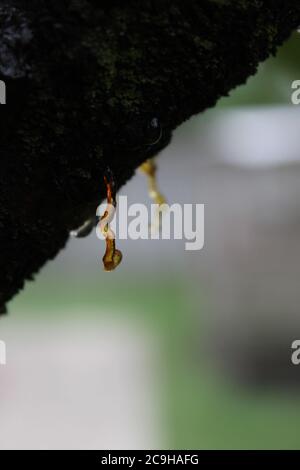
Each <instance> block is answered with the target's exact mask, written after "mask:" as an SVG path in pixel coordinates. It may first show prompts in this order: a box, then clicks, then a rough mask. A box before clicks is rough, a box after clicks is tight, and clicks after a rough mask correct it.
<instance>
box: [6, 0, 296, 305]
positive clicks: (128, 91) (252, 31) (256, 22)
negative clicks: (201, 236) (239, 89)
mask: <svg viewBox="0 0 300 470" xmlns="http://www.w3.org/2000/svg"><path fill="white" fill-rule="evenodd" d="M299 23H300V2H299V0H281V1H280V0H264V1H262V0H184V1H183V0H144V1H137V0H128V1H121V0H119V1H118V0H115V1H113V0H103V1H100V0H51V1H46V0H30V1H29V0H28V1H27V0H7V1H3V0H0V79H2V80H4V81H5V82H6V85H7V104H6V105H4V106H0V142H1V160H0V165H1V167H0V202H1V204H0V247H1V248H0V250H1V251H0V263H1V273H0V307H3V310H4V307H5V304H6V303H7V301H8V300H10V299H11V298H12V297H13V296H14V295H15V294H16V293H17V292H18V291H19V289H21V288H22V286H23V284H24V281H25V280H26V279H30V278H32V276H33V274H34V273H36V272H37V271H38V270H39V269H40V268H41V266H43V265H44V263H45V262H46V261H47V260H49V259H52V258H53V257H54V256H55V255H56V254H57V253H58V252H59V250H60V249H61V248H63V247H64V245H65V243H66V241H67V239H68V234H69V231H70V230H71V229H74V228H76V227H78V226H79V225H81V224H82V223H83V222H84V221H85V219H86V218H87V217H88V216H90V215H93V214H94V213H95V209H96V207H97V205H98V204H99V203H100V201H101V199H102V198H103V197H104V186H103V184H102V181H103V179H102V177H103V172H104V170H105V168H106V167H107V166H110V168H111V169H112V171H113V172H114V174H115V178H116V182H117V185H118V187H120V186H121V185H123V184H124V183H125V182H126V181H127V180H128V179H129V178H130V177H131V176H132V174H133V172H134V170H135V169H136V168H137V166H138V165H140V164H141V163H142V162H143V161H144V160H145V159H146V158H148V157H150V156H153V155H155V154H157V153H158V152H159V151H160V150H161V149H162V148H163V147H165V146H166V145H167V143H168V142H169V140H170V136H171V133H172V131H173V129H175V128H176V127H177V126H178V125H179V124H181V123H182V122H183V121H185V120H186V119H188V118H189V117H190V116H192V115H194V114H196V113H200V112H201V111H203V110H205V109H206V108H208V107H211V106H214V104H215V103H216V101H217V100H218V99H219V98H220V97H221V96H224V95H226V94H227V93H228V92H229V91H230V90H231V89H232V88H234V87H235V86H236V85H238V84H241V83H243V82H245V81H246V79H247V77H249V76H250V75H252V74H254V73H255V71H256V69H257V65H258V63H259V62H260V61H262V60H264V59H266V58H267V57H268V56H269V55H270V54H273V53H275V51H276V48H277V46H279V45H280V44H282V43H283V41H284V40H286V39H287V38H288V37H289V35H290V33H291V31H292V30H293V29H295V28H296V26H298V24H299ZM153 118H158V119H159V121H160V125H161V126H162V130H163V133H162V138H161V140H160V141H159V142H158V143H155V144H154V145H151V144H152V143H153V142H155V141H156V140H157V139H156V136H155V135H154V134H155V131H154V130H153V129H151V126H150V125H149V123H150V122H151V120H152V119H153Z"/></svg>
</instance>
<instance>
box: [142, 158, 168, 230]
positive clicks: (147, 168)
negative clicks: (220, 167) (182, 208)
mask: <svg viewBox="0 0 300 470" xmlns="http://www.w3.org/2000/svg"><path fill="white" fill-rule="evenodd" d="M139 169H140V171H141V172H142V173H143V174H145V175H146V176H147V179H148V190H149V196H150V198H151V199H152V200H153V201H154V203H155V204H157V205H158V209H157V211H156V214H155V220H154V223H152V225H151V227H150V229H151V232H152V233H156V232H158V231H160V215H161V213H162V206H163V205H164V204H166V199H165V197H164V196H163V195H162V193H161V192H160V191H159V189H158V185H157V166H156V163H155V161H154V159H149V160H146V161H145V163H143V164H142V165H141V166H140V168H139Z"/></svg>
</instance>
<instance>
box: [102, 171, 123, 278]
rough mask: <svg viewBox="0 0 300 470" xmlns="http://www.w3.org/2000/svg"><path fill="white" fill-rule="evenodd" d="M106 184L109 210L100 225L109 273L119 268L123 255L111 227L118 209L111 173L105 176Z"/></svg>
mask: <svg viewBox="0 0 300 470" xmlns="http://www.w3.org/2000/svg"><path fill="white" fill-rule="evenodd" d="M104 183H105V185H106V194H107V208H106V210H105V212H104V214H103V216H102V217H101V219H100V222H99V225H100V230H101V233H102V234H103V236H104V237H105V242H106V251H105V254H104V256H103V265H104V270H105V271H108V272H109V271H113V270H114V269H116V268H117V267H118V266H119V264H120V263H121V261H122V257H123V255H122V253H121V251H120V250H117V249H116V237H115V234H114V232H113V231H112V229H111V227H110V222H111V221H112V220H113V218H114V215H115V211H116V207H117V201H116V192H115V183H114V179H113V177H112V174H111V172H110V171H109V172H108V173H107V176H104Z"/></svg>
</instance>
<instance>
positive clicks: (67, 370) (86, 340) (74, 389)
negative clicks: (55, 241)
mask: <svg viewBox="0 0 300 470" xmlns="http://www.w3.org/2000/svg"><path fill="white" fill-rule="evenodd" d="M66 313H67V312H65V311H64V312H62V316H63V318H64V320H63V321H60V320H59V319H58V318H59V317H55V321H52V322H51V320H50V321H49V319H50V318H51V315H52V313H51V312H44V315H45V318H48V320H47V321H46V320H45V321H41V320H40V319H38V318H37V319H34V318H33V319H32V321H30V322H29V324H27V325H25V324H20V323H18V324H17V323H16V322H8V321H5V322H4V323H5V324H4V323H2V328H1V335H2V337H5V339H6V343H7V345H8V348H7V365H6V366H3V367H1V368H0V416H1V420H0V449H35V450H38V449H145V448H147V449H148V448H149V449H150V448H155V447H158V448H159V447H161V445H162V435H161V429H162V425H161V422H160V419H161V416H162V410H161V409H159V402H160V396H161V390H159V384H158V381H159V377H158V368H159V367H158V362H159V357H158V356H157V350H158V349H157V346H156V345H155V341H154V340H153V338H151V335H150V334H149V333H147V332H146V331H145V330H144V329H143V328H139V327H137V325H136V324H135V325H129V324H128V321H127V324H125V323H124V322H122V320H121V318H120V320H119V321H118V322H116V321H110V320H103V317H101V320H91V318H93V317H91V314H93V313H95V315H94V318H96V314H97V312H88V311H87V312H86V315H88V318H89V321H88V322H84V321H83V320H82V319H84V318H85V315H82V317H81V320H80V321H79V320H78V314H79V313H80V312H70V315H69V316H68V317H66ZM76 318H77V320H76Z"/></svg>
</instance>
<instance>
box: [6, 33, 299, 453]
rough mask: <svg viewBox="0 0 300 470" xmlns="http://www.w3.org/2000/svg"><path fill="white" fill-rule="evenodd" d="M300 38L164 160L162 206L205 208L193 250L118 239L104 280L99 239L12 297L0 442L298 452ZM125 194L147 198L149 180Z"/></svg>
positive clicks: (78, 247)
mask: <svg viewBox="0 0 300 470" xmlns="http://www.w3.org/2000/svg"><path fill="white" fill-rule="evenodd" d="M299 48H300V35H299V34H298V35H297V34H296V33H295V35H294V36H293V38H292V39H291V40H290V41H289V42H288V43H287V44H286V45H285V46H284V47H283V48H282V49H281V51H280V53H279V56H278V57H277V58H276V59H274V58H272V59H270V60H269V61H268V62H266V63H265V64H263V65H261V67H260V69H259V73H258V74H257V76H256V77H254V78H251V79H250V80H249V81H248V83H247V85H245V86H243V87H240V88H238V89H236V90H235V91H233V92H232V93H231V95H230V96H229V97H227V98H225V99H223V100H221V102H220V103H219V104H218V106H217V107H216V108H215V109H213V110H210V111H208V112H206V113H204V114H203V115H201V116H199V117H196V118H193V119H191V120H190V121H189V122H187V123H185V124H184V125H183V126H181V128H179V129H178V130H177V131H176V132H175V134H174V138H173V140H172V143H171V145H170V146H169V147H168V148H167V149H166V150H165V151H164V152H163V153H162V154H161V155H160V156H159V160H158V163H159V183H160V187H161V189H162V191H163V193H164V194H165V195H166V197H167V199H168V202H169V203H170V204H172V203H176V202H178V203H194V204H196V203H199V204H205V247H204V249H203V250H202V251H199V252H187V251H185V249H184V241H130V240H128V241H120V242H119V243H118V246H119V247H120V249H121V250H122V251H123V255H124V261H123V263H122V265H121V266H120V267H119V269H118V270H117V271H116V272H114V273H110V274H108V273H104V272H103V270H102V262H101V258H102V256H103V252H104V243H103V242H101V241H100V240H98V239H97V238H96V235H95V233H93V234H92V235H91V236H90V237H89V238H87V239H85V240H83V241H81V240H71V241H70V242H69V244H68V246H67V248H66V250H65V251H64V252H63V253H61V255H60V256H59V257H57V258H56V259H55V260H54V261H53V262H52V263H50V264H48V265H47V266H46V267H45V268H44V269H43V271H42V272H41V274H40V275H39V276H38V277H37V280H36V281H35V282H34V283H29V284H27V286H26V289H25V291H24V292H22V293H21V294H20V295H19V296H18V297H17V298H16V299H15V300H14V301H13V302H12V303H11V304H10V308H9V310H10V313H9V315H8V316H7V317H5V318H1V324H0V339H1V340H3V341H5V342H6V346H7V365H6V366H0V416H1V418H0V448H1V449H60V448H62V449H66V448H67V449H154V448H156V449H170V448H173V449H176V448H178V449H299V448H300V435H298V427H299V420H300V366H299V368H297V367H296V366H293V365H292V364H291V344H292V341H293V340H294V339H300V311H299V305H300V276H299V275H300V208H299V203H300V184H299V180H300V139H299V129H300V112H299V109H298V108H297V106H293V105H292V104H291V93H292V90H291V84H292V82H293V81H294V80H297V79H298V80H299V79H300V62H299V58H298V56H299ZM204 92H205V90H204ZM99 184H100V183H99ZM121 194H124V195H127V196H128V198H129V202H132V203H135V202H139V203H143V202H148V195H147V187H146V181H145V177H144V176H143V175H141V174H139V173H137V175H136V176H135V178H134V179H132V181H130V183H128V184H127V185H126V186H125V187H124V188H123V189H122V192H121Z"/></svg>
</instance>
